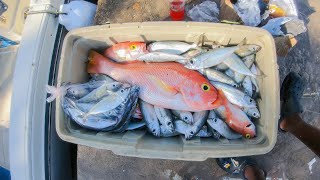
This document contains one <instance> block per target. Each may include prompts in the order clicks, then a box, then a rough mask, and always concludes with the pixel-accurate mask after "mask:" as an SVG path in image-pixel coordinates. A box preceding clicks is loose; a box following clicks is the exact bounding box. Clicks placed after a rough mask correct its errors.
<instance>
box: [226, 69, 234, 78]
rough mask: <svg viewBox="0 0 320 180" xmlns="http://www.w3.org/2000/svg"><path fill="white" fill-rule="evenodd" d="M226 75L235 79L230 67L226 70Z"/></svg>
mask: <svg viewBox="0 0 320 180" xmlns="http://www.w3.org/2000/svg"><path fill="white" fill-rule="evenodd" d="M225 73H226V75H227V76H229V77H230V78H232V79H235V72H234V71H233V70H232V69H228V70H226V72H225Z"/></svg>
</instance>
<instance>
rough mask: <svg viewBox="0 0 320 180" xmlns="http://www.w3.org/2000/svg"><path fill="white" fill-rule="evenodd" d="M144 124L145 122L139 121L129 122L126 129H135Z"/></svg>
mask: <svg viewBox="0 0 320 180" xmlns="http://www.w3.org/2000/svg"><path fill="white" fill-rule="evenodd" d="M145 125H146V122H144V121H140V122H130V123H129V126H128V127H127V130H135V129H139V128H142V127H143V126H145Z"/></svg>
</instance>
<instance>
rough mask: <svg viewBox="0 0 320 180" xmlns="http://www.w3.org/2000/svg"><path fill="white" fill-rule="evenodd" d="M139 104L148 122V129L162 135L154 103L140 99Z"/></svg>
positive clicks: (154, 133) (155, 134)
mask: <svg viewBox="0 0 320 180" xmlns="http://www.w3.org/2000/svg"><path fill="white" fill-rule="evenodd" d="M139 106H140V109H141V112H142V116H143V120H144V121H145V122H146V125H147V127H148V130H149V131H150V132H151V133H152V134H153V135H154V136H156V137H159V136H160V124H159V121H158V118H157V115H156V112H155V110H154V107H153V105H151V104H148V103H147V102H144V101H142V100H141V99H140V100H139Z"/></svg>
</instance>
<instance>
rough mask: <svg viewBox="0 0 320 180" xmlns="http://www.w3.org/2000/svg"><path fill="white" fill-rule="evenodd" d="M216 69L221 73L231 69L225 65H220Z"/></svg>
mask: <svg viewBox="0 0 320 180" xmlns="http://www.w3.org/2000/svg"><path fill="white" fill-rule="evenodd" d="M215 68H216V69H217V70H219V71H225V70H227V69H229V67H228V66H227V65H226V64H224V63H220V64H218V65H217V66H215Z"/></svg>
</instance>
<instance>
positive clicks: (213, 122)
mask: <svg viewBox="0 0 320 180" xmlns="http://www.w3.org/2000/svg"><path fill="white" fill-rule="evenodd" d="M207 123H208V126H210V127H211V128H212V129H214V130H216V131H217V132H218V133H219V134H221V135H222V136H223V137H225V138H227V139H239V138H241V137H242V135H241V134H238V133H236V132H234V131H233V130H231V129H230V127H229V126H228V125H227V124H226V123H225V122H224V121H223V120H221V119H219V118H218V117H216V115H215V113H214V111H210V113H209V117H208V119H207Z"/></svg>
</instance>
